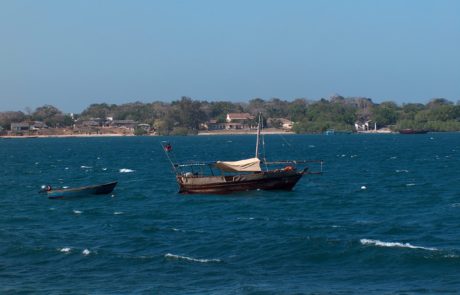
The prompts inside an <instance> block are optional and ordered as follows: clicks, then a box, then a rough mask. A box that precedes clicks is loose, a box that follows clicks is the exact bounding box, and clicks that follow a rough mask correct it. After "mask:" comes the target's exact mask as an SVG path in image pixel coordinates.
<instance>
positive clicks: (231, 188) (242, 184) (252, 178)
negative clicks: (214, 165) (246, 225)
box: [177, 171, 304, 194]
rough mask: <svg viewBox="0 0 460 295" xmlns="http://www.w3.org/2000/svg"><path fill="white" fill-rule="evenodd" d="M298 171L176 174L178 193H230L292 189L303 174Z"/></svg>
mask: <svg viewBox="0 0 460 295" xmlns="http://www.w3.org/2000/svg"><path fill="white" fill-rule="evenodd" d="M303 174H304V173H303V172H300V171H277V172H273V171H268V172H262V173H254V174H243V175H234V176H192V177H186V176H182V175H178V176H177V182H178V184H179V193H183V194H230V193H234V192H242V191H251V190H292V188H293V187H294V186H295V185H296V184H297V182H298V181H299V179H300V178H302V176H303Z"/></svg>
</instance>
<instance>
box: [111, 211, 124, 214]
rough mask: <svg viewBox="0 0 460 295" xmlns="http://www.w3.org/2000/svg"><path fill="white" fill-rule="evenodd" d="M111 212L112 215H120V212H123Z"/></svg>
mask: <svg viewBox="0 0 460 295" xmlns="http://www.w3.org/2000/svg"><path fill="white" fill-rule="evenodd" d="M113 214H114V215H121V214H123V212H121V211H115V212H113Z"/></svg>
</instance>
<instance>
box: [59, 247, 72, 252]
mask: <svg viewBox="0 0 460 295" xmlns="http://www.w3.org/2000/svg"><path fill="white" fill-rule="evenodd" d="M58 250H59V252H64V253H69V252H70V251H71V250H72V249H70V248H69V247H65V248H61V249H58Z"/></svg>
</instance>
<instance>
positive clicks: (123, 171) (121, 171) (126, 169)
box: [119, 168, 134, 173]
mask: <svg viewBox="0 0 460 295" xmlns="http://www.w3.org/2000/svg"><path fill="white" fill-rule="evenodd" d="M119 171H120V173H131V172H134V170H131V169H128V168H121V169H120V170H119Z"/></svg>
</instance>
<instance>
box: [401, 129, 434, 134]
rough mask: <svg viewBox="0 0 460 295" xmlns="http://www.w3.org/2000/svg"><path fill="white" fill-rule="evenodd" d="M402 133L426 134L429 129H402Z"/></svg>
mask: <svg viewBox="0 0 460 295" xmlns="http://www.w3.org/2000/svg"><path fill="white" fill-rule="evenodd" d="M399 133H400V134H426V133H428V130H414V129H401V130H399Z"/></svg>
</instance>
